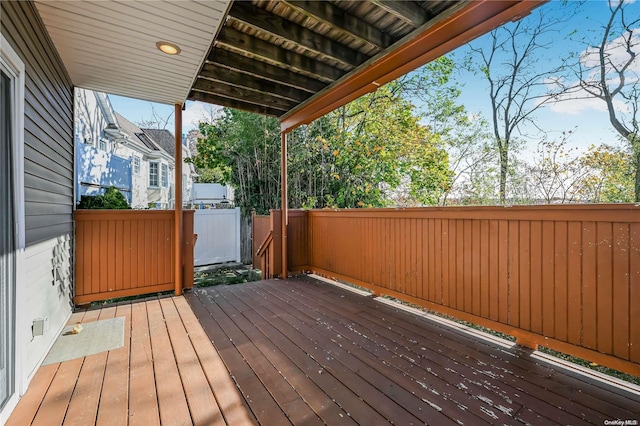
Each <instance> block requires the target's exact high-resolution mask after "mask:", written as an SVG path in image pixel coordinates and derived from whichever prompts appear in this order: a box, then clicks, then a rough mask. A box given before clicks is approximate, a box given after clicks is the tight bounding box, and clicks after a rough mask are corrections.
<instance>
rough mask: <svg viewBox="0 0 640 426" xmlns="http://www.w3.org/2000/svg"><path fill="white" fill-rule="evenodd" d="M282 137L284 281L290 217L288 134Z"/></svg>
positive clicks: (281, 177)
mask: <svg viewBox="0 0 640 426" xmlns="http://www.w3.org/2000/svg"><path fill="white" fill-rule="evenodd" d="M281 136H282V147H281V152H282V158H281V159H280V179H281V182H282V216H281V220H282V222H281V223H282V231H281V232H282V274H281V276H282V279H286V278H287V224H288V222H289V215H288V213H287V208H288V202H287V201H288V200H287V134H286V133H281Z"/></svg>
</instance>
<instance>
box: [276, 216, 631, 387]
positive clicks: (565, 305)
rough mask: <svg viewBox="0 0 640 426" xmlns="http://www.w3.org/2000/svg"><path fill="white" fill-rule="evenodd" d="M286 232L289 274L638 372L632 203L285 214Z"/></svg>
mask: <svg viewBox="0 0 640 426" xmlns="http://www.w3.org/2000/svg"><path fill="white" fill-rule="evenodd" d="M274 213H275V214H279V212H274ZM272 223H273V224H275V226H276V227H277V226H278V224H279V220H275V221H273V222H272ZM287 232H288V262H289V263H288V264H289V270H291V271H302V270H311V271H315V272H318V273H320V274H323V275H326V276H329V277H335V278H339V279H343V280H346V281H349V282H352V283H355V284H359V285H362V286H364V287H367V288H369V289H371V290H372V291H374V292H375V293H377V294H387V295H390V296H393V297H397V298H399V299H402V300H405V301H408V302H412V303H415V304H419V305H422V306H425V307H428V308H431V309H433V310H436V311H440V312H443V313H445V314H449V315H452V316H455V317H457V318H459V319H463V320H467V321H471V322H474V323H476V324H480V325H484V326H487V327H490V328H493V329H495V330H498V331H501V332H504V333H507V334H510V335H513V336H515V337H516V338H517V341H518V343H520V344H523V345H525V346H529V347H537V345H542V346H546V347H550V348H552V349H556V350H559V351H562V352H566V353H569V354H572V355H575V356H579V357H582V358H586V359H589V360H592V361H595V362H598V363H599V364H603V365H608V366H610V367H612V368H617V369H619V370H623V371H627V372H631V373H632V374H635V375H640V206H633V205H558V206H527V207H447V208H419V209H400V210H394V209H354V210H339V211H332V210H312V211H308V212H304V211H302V212H299V211H292V212H290V214H289V225H288V227H287ZM275 233H276V234H277V233H279V231H278V230H277V229H276V231H275ZM275 262H277V260H275ZM272 270H275V271H276V273H277V271H279V269H277V268H276V269H272Z"/></svg>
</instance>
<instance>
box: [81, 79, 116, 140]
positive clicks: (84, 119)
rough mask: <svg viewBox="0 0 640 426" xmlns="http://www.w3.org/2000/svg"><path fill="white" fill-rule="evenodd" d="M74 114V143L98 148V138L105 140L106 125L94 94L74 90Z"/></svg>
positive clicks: (88, 91)
mask: <svg viewBox="0 0 640 426" xmlns="http://www.w3.org/2000/svg"><path fill="white" fill-rule="evenodd" d="M74 114H75V123H76V125H75V138H76V142H77V143H84V144H89V145H93V146H95V147H96V148H100V144H99V140H100V138H103V139H106V138H105V137H104V129H105V128H106V127H107V124H108V123H107V121H106V120H105V117H104V115H103V114H102V110H101V109H100V107H99V105H98V102H97V100H96V94H95V92H93V91H91V90H85V89H78V88H76V89H75V111H74ZM107 148H108V147H107Z"/></svg>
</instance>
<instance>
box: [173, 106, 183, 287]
mask: <svg viewBox="0 0 640 426" xmlns="http://www.w3.org/2000/svg"><path fill="white" fill-rule="evenodd" d="M174 106H175V115H174V118H175V123H176V126H175V135H176V153H175V155H174V159H175V166H174V169H173V170H174V173H175V187H174V190H173V194H174V196H173V199H174V209H175V214H174V225H175V228H174V235H173V240H174V241H173V244H174V251H175V257H174V259H175V263H174V265H173V270H174V273H175V276H174V281H175V293H176V296H180V295H181V294H182V104H175V105H174Z"/></svg>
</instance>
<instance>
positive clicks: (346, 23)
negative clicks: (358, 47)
mask: <svg viewBox="0 0 640 426" xmlns="http://www.w3.org/2000/svg"><path fill="white" fill-rule="evenodd" d="M284 3H286V4H287V5H289V7H291V8H292V9H295V10H296V11H298V13H301V14H303V15H305V16H308V17H311V18H312V19H315V20H317V21H320V22H322V23H324V24H326V25H330V26H332V27H334V28H335V29H336V30H338V31H340V32H342V33H346V34H349V35H351V36H353V37H355V38H357V39H359V40H361V41H363V42H365V43H367V44H369V45H370V46H372V47H374V48H376V49H377V50H379V51H380V50H384V49H386V48H387V47H389V46H391V45H392V44H393V43H394V42H395V41H396V40H395V39H394V38H392V37H391V36H390V35H389V34H387V33H385V32H384V31H381V30H379V29H378V28H376V27H374V26H372V25H369V24H368V23H367V22H365V21H363V20H362V19H360V18H358V17H356V16H354V15H351V14H350V13H349V12H347V11H346V10H343V9H340V8H339V7H337V6H335V5H333V4H332V3H329V2H328V1H317V0H301V1H298V0H286V1H285V2H284Z"/></svg>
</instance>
